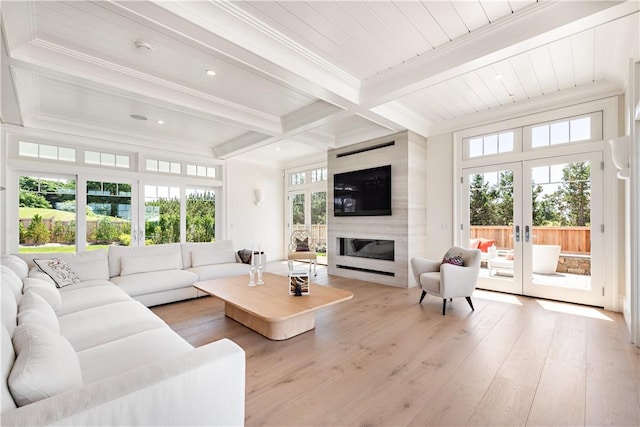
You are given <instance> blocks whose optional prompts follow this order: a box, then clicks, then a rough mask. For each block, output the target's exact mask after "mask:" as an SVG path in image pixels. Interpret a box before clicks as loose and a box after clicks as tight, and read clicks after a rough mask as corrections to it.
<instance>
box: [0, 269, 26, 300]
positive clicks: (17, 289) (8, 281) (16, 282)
mask: <svg viewBox="0 0 640 427" xmlns="http://www.w3.org/2000/svg"><path fill="white" fill-rule="evenodd" d="M0 278H1V279H2V282H0V283H1V284H2V287H3V288H7V289H8V290H9V291H10V292H11V294H12V295H13V296H14V297H15V298H16V300H18V299H20V297H21V296H22V279H20V277H18V275H17V274H16V273H15V272H14V271H13V270H12V269H10V268H9V267H7V266H5V265H0Z"/></svg>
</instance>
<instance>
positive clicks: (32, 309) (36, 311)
mask: <svg viewBox="0 0 640 427" xmlns="http://www.w3.org/2000/svg"><path fill="white" fill-rule="evenodd" d="M23 323H28V324H30V325H39V326H43V327H45V328H47V329H50V330H51V331H53V332H55V333H60V324H59V323H58V318H57V317H56V313H55V312H54V311H53V308H51V306H50V305H49V303H48V302H47V301H46V300H45V299H44V298H42V297H41V296H40V295H38V294H36V293H35V292H33V290H27V292H25V294H24V295H23V296H22V298H20V302H18V325H22V324H23Z"/></svg>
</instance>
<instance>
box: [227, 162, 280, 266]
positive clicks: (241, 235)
mask: <svg viewBox="0 0 640 427" xmlns="http://www.w3.org/2000/svg"><path fill="white" fill-rule="evenodd" d="M282 173H283V172H282V168H281V167H272V166H268V165H264V164H259V163H252V162H247V161H242V160H236V159H230V160H227V161H226V163H225V179H224V181H225V190H224V191H225V196H226V197H225V199H226V201H227V204H226V207H225V216H226V221H225V223H226V230H225V233H224V234H225V238H228V239H231V240H233V245H234V247H235V249H236V250H239V249H250V248H251V247H252V246H254V249H257V246H258V244H260V245H261V249H262V250H263V251H264V252H265V254H266V255H267V260H268V261H274V260H280V259H284V255H285V254H284V251H283V248H284V241H283V235H284V221H283V218H284V207H283V204H282V200H283V199H284V179H283V178H282ZM256 188H262V189H264V191H265V192H266V197H265V201H264V202H263V203H261V204H260V205H256V204H255V197H254V189H256Z"/></svg>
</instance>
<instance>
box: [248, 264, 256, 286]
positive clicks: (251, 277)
mask: <svg viewBox="0 0 640 427" xmlns="http://www.w3.org/2000/svg"><path fill="white" fill-rule="evenodd" d="M255 278H256V266H255V265H253V264H251V267H249V286H250V287H253V286H255V285H256V279H255Z"/></svg>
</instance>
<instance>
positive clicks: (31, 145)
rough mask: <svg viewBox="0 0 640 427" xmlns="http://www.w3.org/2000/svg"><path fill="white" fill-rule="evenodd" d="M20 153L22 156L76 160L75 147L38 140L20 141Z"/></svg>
mask: <svg viewBox="0 0 640 427" xmlns="http://www.w3.org/2000/svg"><path fill="white" fill-rule="evenodd" d="M18 155H19V156H21V157H34V158H38V159H44V160H58V161H62V162H75V161H76V150H75V148H69V147H61V146H59V145H51V144H38V143H36V142H27V141H20V142H19V143H18Z"/></svg>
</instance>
